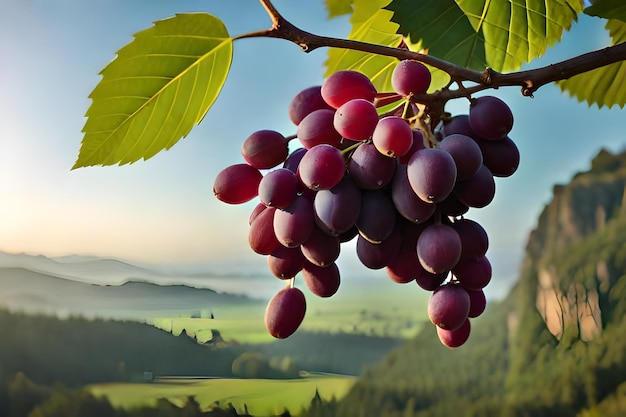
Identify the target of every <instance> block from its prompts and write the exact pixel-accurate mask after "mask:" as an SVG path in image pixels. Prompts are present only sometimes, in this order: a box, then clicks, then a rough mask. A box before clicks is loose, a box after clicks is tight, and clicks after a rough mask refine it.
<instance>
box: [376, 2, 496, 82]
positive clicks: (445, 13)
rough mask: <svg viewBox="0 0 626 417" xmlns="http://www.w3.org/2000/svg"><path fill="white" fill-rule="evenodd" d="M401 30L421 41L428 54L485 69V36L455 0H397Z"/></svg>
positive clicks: (396, 19) (393, 5) (396, 13)
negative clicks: (475, 27) (473, 25)
mask: <svg viewBox="0 0 626 417" xmlns="http://www.w3.org/2000/svg"><path fill="white" fill-rule="evenodd" d="M386 8H387V9H389V10H393V11H394V15H393V19H392V20H393V21H394V22H396V23H398V24H399V25H400V27H399V29H398V31H399V33H402V34H404V35H405V36H407V37H409V39H410V40H411V41H412V42H421V43H422V45H423V46H424V48H428V53H429V54H430V55H434V56H436V57H438V58H441V59H445V60H446V61H449V62H452V63H454V64H457V65H460V66H464V67H468V68H473V69H475V70H484V69H485V68H486V67H487V60H486V57H485V47H484V42H485V41H484V39H483V36H482V32H481V31H478V32H477V31H475V30H474V28H473V27H472V25H471V24H470V22H469V20H468V19H467V17H466V16H465V15H464V14H463V11H462V10H461V9H460V8H459V7H458V5H457V4H456V3H455V2H454V0H422V1H416V0H393V1H392V2H391V4H390V5H389V6H387V7H386Z"/></svg>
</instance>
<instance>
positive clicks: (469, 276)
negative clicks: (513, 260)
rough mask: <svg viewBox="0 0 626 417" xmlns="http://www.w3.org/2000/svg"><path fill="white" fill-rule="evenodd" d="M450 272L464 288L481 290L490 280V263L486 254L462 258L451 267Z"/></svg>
mask: <svg viewBox="0 0 626 417" xmlns="http://www.w3.org/2000/svg"><path fill="white" fill-rule="evenodd" d="M452 273H453V274H454V276H455V277H456V278H457V280H458V281H459V284H461V285H462V286H463V287H464V288H467V289H468V290H482V289H483V288H485V287H486V286H487V284H489V281H491V263H490V262H489V260H488V259H487V257H486V256H481V257H480V258H472V259H464V260H462V261H460V262H459V263H458V264H457V265H456V266H455V267H454V268H452Z"/></svg>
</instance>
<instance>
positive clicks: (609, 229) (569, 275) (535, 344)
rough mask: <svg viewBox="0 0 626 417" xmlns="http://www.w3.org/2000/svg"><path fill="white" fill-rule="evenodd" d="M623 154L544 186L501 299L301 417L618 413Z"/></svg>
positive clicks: (623, 391) (622, 388)
mask: <svg viewBox="0 0 626 417" xmlns="http://www.w3.org/2000/svg"><path fill="white" fill-rule="evenodd" d="M625 353H626V152H622V153H620V154H612V153H610V152H607V151H604V150H603V151H601V152H600V153H599V154H598V155H597V156H596V157H595V158H594V159H593V161H592V169H591V170H589V171H588V172H582V173H579V174H577V175H576V176H575V177H574V178H573V179H572V181H571V182H570V183H569V184H566V185H559V186H556V187H555V188H554V197H553V199H552V201H551V202H550V203H549V204H548V205H547V206H546V207H545V209H544V210H543V212H542V214H541V216H540V218H539V220H538V223H537V227H536V228H535V230H534V231H533V232H532V233H531V235H530V236H529V239H528V245H527V248H526V256H525V259H524V261H523V264H522V268H521V273H520V278H519V280H518V282H517V284H516V285H515V287H514V288H513V289H512V291H511V292H510V294H509V295H508V296H507V297H506V298H505V299H504V300H503V301H502V302H499V303H490V304H489V305H488V307H487V311H486V312H485V313H484V314H483V315H482V316H481V317H479V318H477V319H474V320H473V321H472V331H471V335H470V339H469V341H468V342H467V343H466V344H465V345H464V346H462V347H461V348H458V349H448V348H445V347H443V346H442V345H441V344H440V343H439V341H438V339H437V335H436V333H435V329H434V328H433V326H427V327H426V328H425V329H424V330H423V331H422V332H421V333H420V334H418V336H417V337H416V338H415V339H413V340H411V341H409V342H407V343H406V344H405V345H404V346H403V347H401V348H400V349H398V350H396V351H393V352H392V353H390V354H389V355H388V356H387V357H386V358H385V359H384V360H383V361H381V362H380V363H379V364H378V365H376V366H375V367H373V368H371V369H369V370H368V371H366V372H365V373H364V375H363V376H362V378H360V380H359V382H358V383H357V384H356V385H355V386H354V388H353V389H352V391H351V392H350V393H349V395H348V396H346V397H345V398H344V399H342V401H340V402H339V403H338V404H337V403H333V404H328V405H326V406H323V405H320V406H319V407H314V408H313V409H311V410H309V412H307V413H303V414H302V416H303V417H307V416H308V417H313V416H325V417H332V416H341V417H353V416H354V417H356V416H359V417H361V416H365V417H368V416H376V417H400V416H401V417H417V416H419V417H426V416H428V417H437V416H453V415H460V416H464V417H468V416H481V417H491V416H493V417H496V416H497V417H500V416H506V417H518V416H519V417H521V416H533V417H543V416H545V417H548V416H550V417H552V416H568V417H570V416H575V417H588V416H596V415H597V416H603V417H618V416H624V415H626V356H625Z"/></svg>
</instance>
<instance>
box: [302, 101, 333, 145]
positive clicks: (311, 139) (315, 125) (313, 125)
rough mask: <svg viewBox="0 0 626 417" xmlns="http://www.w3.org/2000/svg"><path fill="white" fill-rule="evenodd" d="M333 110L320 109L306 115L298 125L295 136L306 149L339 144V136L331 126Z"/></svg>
mask: <svg viewBox="0 0 626 417" xmlns="http://www.w3.org/2000/svg"><path fill="white" fill-rule="evenodd" d="M334 120H335V110H328V109H320V110H315V111H314V112H312V113H310V114H308V115H307V116H306V117H305V118H304V119H302V122H300V124H299V125H298V130H297V133H296V135H297V136H298V140H300V143H302V146H304V147H305V148H307V149H311V148H312V147H314V146H315V145H319V144H321V143H326V144H329V145H332V146H334V147H339V145H340V144H341V135H340V134H339V133H338V132H337V131H336V130H335V127H334V125H333V123H334Z"/></svg>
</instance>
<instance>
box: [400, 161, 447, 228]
mask: <svg viewBox="0 0 626 417" xmlns="http://www.w3.org/2000/svg"><path fill="white" fill-rule="evenodd" d="M406 171H407V166H406V165H404V164H401V165H398V168H397V170H396V174H395V175H394V177H393V182H392V184H391V199H392V201H393V204H394V206H395V207H396V210H397V211H398V213H400V215H402V217H404V218H405V219H407V220H410V221H411V222H413V223H424V222H425V221H426V220H428V219H429V218H431V217H432V215H433V214H434V213H435V210H436V209H437V206H436V205H435V204H430V203H427V202H425V201H424V200H422V199H421V198H419V197H418V196H417V194H415V192H413V188H412V187H411V184H409V178H408V176H407V173H406Z"/></svg>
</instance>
